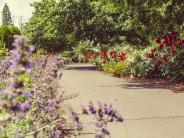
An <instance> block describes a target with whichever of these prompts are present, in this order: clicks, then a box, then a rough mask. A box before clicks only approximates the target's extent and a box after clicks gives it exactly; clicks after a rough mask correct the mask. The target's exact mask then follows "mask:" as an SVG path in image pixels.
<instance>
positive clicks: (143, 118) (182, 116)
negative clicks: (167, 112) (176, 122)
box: [124, 115, 184, 121]
mask: <svg viewBox="0 0 184 138" xmlns="http://www.w3.org/2000/svg"><path fill="white" fill-rule="evenodd" d="M176 118H183V119H184V115H176V116H163V117H162V116H161V117H159V116H158V117H156V116H155V117H142V118H125V119H124V120H125V121H141V120H153V119H176Z"/></svg>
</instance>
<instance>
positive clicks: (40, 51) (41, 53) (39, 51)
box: [36, 48, 46, 56]
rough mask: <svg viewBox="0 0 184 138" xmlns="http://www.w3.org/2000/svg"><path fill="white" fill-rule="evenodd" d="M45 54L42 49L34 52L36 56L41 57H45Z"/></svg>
mask: <svg viewBox="0 0 184 138" xmlns="http://www.w3.org/2000/svg"><path fill="white" fill-rule="evenodd" d="M45 54H46V51H45V50H44V49H42V48H40V49H38V50H36V55H37V56H41V55H45Z"/></svg>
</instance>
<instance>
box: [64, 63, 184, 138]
mask: <svg viewBox="0 0 184 138" xmlns="http://www.w3.org/2000/svg"><path fill="white" fill-rule="evenodd" d="M61 83H62V86H63V87H64V89H65V92H66V94H72V93H79V96H78V97H77V98H74V99H72V100H71V101H70V102H71V104H72V105H73V106H74V107H75V109H76V110H78V109H79V107H80V105H87V103H88V101H94V102H95V101H103V102H107V103H112V104H113V105H114V106H115V107H117V108H118V110H119V111H120V112H121V114H122V115H123V117H124V118H125V122H124V123H123V124H122V125H112V126H110V129H111V130H112V133H113V134H112V138H184V107H183V106H184V94H183V93H180V94H175V93H173V92H171V91H170V90H168V89H161V88H153V87H149V86H148V87H147V85H146V84H145V85H143V84H139V83H134V82H128V81H127V80H123V79H119V78H116V77H111V76H109V75H105V74H103V73H102V72H98V71H96V70H95V67H94V66H93V65H90V64H72V65H67V66H66V67H65V69H64V70H63V77H62V80H61ZM81 137H82V136H81ZM84 138H92V137H91V136H84Z"/></svg>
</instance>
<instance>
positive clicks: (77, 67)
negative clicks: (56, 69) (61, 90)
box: [64, 64, 97, 71]
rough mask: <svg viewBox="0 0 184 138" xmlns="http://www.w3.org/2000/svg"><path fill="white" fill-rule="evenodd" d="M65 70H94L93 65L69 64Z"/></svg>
mask: <svg viewBox="0 0 184 138" xmlns="http://www.w3.org/2000/svg"><path fill="white" fill-rule="evenodd" d="M64 69H65V70H77V71H90V70H92V71H94V70H96V69H97V68H96V66H95V65H86V64H84V65H83V64H71V65H67V66H65V67H64Z"/></svg>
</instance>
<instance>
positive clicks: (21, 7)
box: [0, 0, 38, 26]
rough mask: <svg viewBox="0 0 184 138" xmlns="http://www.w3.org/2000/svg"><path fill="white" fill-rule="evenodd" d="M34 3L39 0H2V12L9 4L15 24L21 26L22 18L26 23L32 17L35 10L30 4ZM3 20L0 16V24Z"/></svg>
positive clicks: (0, 1) (0, 2) (0, 5)
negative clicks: (5, 5)
mask: <svg viewBox="0 0 184 138" xmlns="http://www.w3.org/2000/svg"><path fill="white" fill-rule="evenodd" d="M33 1H38V0H0V12H2V9H3V7H4V4H5V3H7V4H8V6H9V8H10V11H11V14H12V16H13V17H12V18H13V20H14V24H15V25H17V26H19V23H20V20H21V18H22V20H23V22H24V21H25V20H27V19H28V18H29V17H31V15H32V12H33V8H32V7H31V6H30V3H32V2H33ZM1 18H2V16H0V24H1V20H2V19H1Z"/></svg>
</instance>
